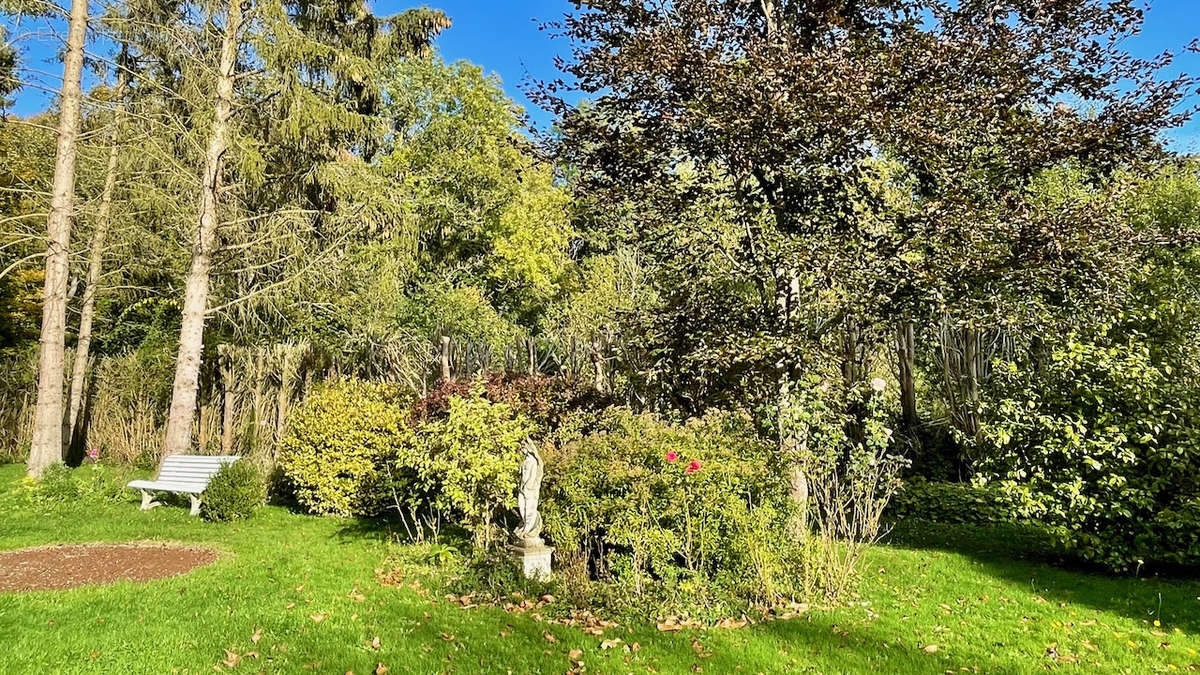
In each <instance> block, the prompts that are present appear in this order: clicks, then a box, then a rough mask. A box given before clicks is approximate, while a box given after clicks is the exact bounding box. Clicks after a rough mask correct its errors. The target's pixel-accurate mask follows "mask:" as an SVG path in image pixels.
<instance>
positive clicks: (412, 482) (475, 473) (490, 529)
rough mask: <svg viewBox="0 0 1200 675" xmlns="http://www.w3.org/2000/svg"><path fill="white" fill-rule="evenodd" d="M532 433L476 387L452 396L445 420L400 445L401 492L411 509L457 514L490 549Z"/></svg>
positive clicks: (511, 498) (508, 505) (398, 483)
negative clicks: (524, 449) (436, 510)
mask: <svg viewBox="0 0 1200 675" xmlns="http://www.w3.org/2000/svg"><path fill="white" fill-rule="evenodd" d="M533 431H534V425H533V424H532V423H531V422H530V421H529V420H528V418H526V417H525V416H523V415H520V414H518V413H516V412H514V411H513V409H512V407H511V406H509V405H508V404H505V403H493V402H491V401H488V400H487V399H486V398H484V390H483V385H482V384H481V383H477V384H476V385H475V387H474V388H473V389H472V390H471V392H470V395H468V396H466V397H460V396H450V398H449V408H448V411H447V414H446V416H445V418H443V419H436V420H433V421H430V422H428V423H426V424H424V425H422V426H421V427H419V428H418V429H417V432H416V434H415V435H414V437H413V440H412V442H411V443H402V444H398V445H397V446H396V447H397V451H398V457H397V461H396V469H397V472H396V474H395V475H396V476H397V477H398V478H397V480H396V484H395V486H396V489H397V494H402V495H404V497H403V499H404V500H405V501H407V502H408V505H409V506H411V507H417V508H420V507H421V506H432V507H433V508H436V509H438V510H440V511H443V512H446V513H450V514H453V515H454V516H456V517H457V518H458V520H459V522H460V523H461V524H462V526H463V527H464V528H466V529H467V530H468V531H469V532H470V533H471V536H472V538H473V540H474V543H475V544H476V546H478V547H483V548H486V547H488V546H490V545H491V544H492V543H493V542H494V541H496V532H495V529H496V528H495V526H494V523H495V520H496V517H497V515H498V514H501V513H504V512H506V511H508V510H510V509H512V508H513V507H514V506H515V505H516V488H517V477H518V473H519V466H520V463H521V442H522V441H523V440H525V439H526V438H528V437H529V436H530V434H532V433H533ZM398 506H399V505H398Z"/></svg>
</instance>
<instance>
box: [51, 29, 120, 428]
mask: <svg viewBox="0 0 1200 675" xmlns="http://www.w3.org/2000/svg"><path fill="white" fill-rule="evenodd" d="M127 53H128V50H127V48H126V47H124V46H122V47H121V54H122V58H120V59H119V60H118V64H123V63H124V62H125V58H124V55H125V54H127ZM118 68H119V70H118V72H117V90H116V100H117V109H116V112H115V114H114V116H113V128H112V135H111V138H110V145H109V148H108V166H107V167H106V168H105V174H104V189H103V191H102V192H101V193H100V206H99V208H98V209H97V212H96V231H95V232H94V233H93V234H92V248H91V260H90V261H89V264H88V275H87V281H86V283H85V284H84V288H83V307H81V308H80V311H79V340H78V342H77V343H76V347H75V363H74V368H73V370H72V372H71V386H70V397H69V399H70V401H71V406H70V413H69V415H68V417H67V428H66V434H67V436H66V438H65V439H64V441H63V445H64V447H67V448H70V447H71V445H72V444H74V443H75V441H76V440H77V434H79V433H80V431H81V429H80V428H79V426H80V419H79V413H80V411H81V410H82V409H83V395H84V392H85V391H87V371H88V366H89V365H90V358H91V347H92V321H93V320H94V319H95V315H96V291H97V289H98V288H99V286H100V277H101V275H102V274H103V273H104V247H105V245H106V244H107V241H108V232H109V230H110V229H111V227H112V223H111V217H110V214H111V213H112V201H113V194H114V193H115V192H116V189H117V160H118V159H120V152H121V149H120V142H121V124H122V122H123V121H124V117H125V88H126V87H127V86H128V83H129V74H128V72H127V71H126V70H125V68H124V67H123V66H122V65H118Z"/></svg>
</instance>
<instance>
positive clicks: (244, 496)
mask: <svg viewBox="0 0 1200 675" xmlns="http://www.w3.org/2000/svg"><path fill="white" fill-rule="evenodd" d="M266 501H267V484H266V481H265V480H264V479H263V475H262V473H261V472H260V471H259V470H258V467H256V466H254V465H253V464H251V463H250V462H248V461H245V460H242V461H238V462H234V463H232V464H226V465H225V466H222V467H221V469H220V470H219V471H217V473H216V474H215V475H214V476H213V477H212V480H211V481H209V483H208V488H207V489H205V490H204V500H203V502H202V503H201V505H200V515H201V516H202V517H203V518H204V519H205V520H211V521H232V520H240V519H242V518H249V517H250V516H252V515H253V514H254V509H256V508H258V507H259V506H261V505H262V504H263V503H264V502H266Z"/></svg>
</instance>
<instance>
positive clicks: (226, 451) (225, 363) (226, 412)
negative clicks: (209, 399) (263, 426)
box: [221, 354, 237, 456]
mask: <svg viewBox="0 0 1200 675" xmlns="http://www.w3.org/2000/svg"><path fill="white" fill-rule="evenodd" d="M221 362H222V363H221V366H222V368H221V389H222V392H221V399H222V401H221V454H222V455H226V456H228V455H232V454H233V422H234V409H233V406H234V396H236V391H237V389H236V387H237V385H236V383H235V382H234V379H233V378H234V375H233V357H232V356H230V355H229V354H225V355H224V356H223V357H222V359H221Z"/></svg>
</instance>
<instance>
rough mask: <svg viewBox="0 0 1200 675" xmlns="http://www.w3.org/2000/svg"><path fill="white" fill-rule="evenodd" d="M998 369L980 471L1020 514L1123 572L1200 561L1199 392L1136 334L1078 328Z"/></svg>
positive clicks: (1089, 556)
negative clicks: (1060, 342) (1038, 357)
mask: <svg viewBox="0 0 1200 675" xmlns="http://www.w3.org/2000/svg"><path fill="white" fill-rule="evenodd" d="M995 379H996V383H995V388H994V390H995V394H994V396H993V397H992V398H991V400H989V401H987V404H988V406H987V408H986V410H987V413H988V414H987V418H986V419H985V424H984V425H983V429H982V432H983V440H984V442H985V446H984V447H985V449H986V452H984V453H983V457H982V459H981V461H980V462H979V465H978V469H979V473H980V478H981V479H983V480H986V481H988V482H989V483H990V484H992V485H994V486H996V487H997V488H998V489H999V490H1000V491H1001V492H1002V493H1003V494H1004V495H1005V497H1006V498H1007V499H1008V500H1010V501H1011V503H1012V505H1013V508H1014V513H1015V515H1016V516H1018V517H1021V518H1025V519H1030V520H1034V521H1038V522H1040V523H1042V524H1043V525H1045V526H1047V527H1048V528H1049V530H1050V532H1051V533H1052V534H1053V535H1054V536H1055V537H1056V538H1057V539H1058V541H1059V543H1060V544H1061V545H1062V546H1063V547H1064V548H1066V549H1067V551H1069V552H1070V553H1072V554H1074V555H1077V556H1079V557H1081V558H1083V559H1086V560H1090V561H1094V562H1098V563H1101V564H1103V565H1106V566H1108V567H1110V568H1111V569H1114V570H1118V571H1120V570H1128V569H1132V568H1134V567H1136V566H1138V565H1140V564H1141V563H1143V562H1150V561H1159V562H1170V563H1180V564H1187V565H1191V564H1196V563H1200V529H1198V528H1197V525H1200V487H1198V486H1197V483H1196V481H1195V479H1194V477H1195V476H1196V475H1197V473H1200V445H1198V443H1197V438H1196V435H1195V433H1194V429H1195V428H1196V423H1197V407H1196V401H1195V394H1194V393H1193V392H1191V391H1189V390H1188V389H1187V388H1186V386H1188V385H1189V383H1186V382H1181V380H1180V378H1175V377H1171V376H1170V368H1169V367H1168V366H1163V365H1159V364H1158V363H1156V361H1155V359H1154V357H1153V355H1152V353H1151V352H1150V349H1149V348H1148V347H1147V345H1146V344H1144V343H1143V342H1142V341H1141V340H1140V339H1139V338H1138V337H1137V336H1136V335H1135V336H1132V337H1130V338H1129V339H1128V341H1118V340H1115V339H1112V338H1110V337H1109V336H1107V335H1104V334H1101V335H1099V336H1097V337H1093V338H1091V339H1087V340H1084V339H1080V338H1079V337H1078V336H1068V338H1067V340H1066V341H1065V344H1064V346H1063V347H1062V348H1060V349H1057V350H1055V351H1053V352H1052V353H1050V354H1049V355H1048V356H1047V358H1046V359H1044V361H1043V363H1042V364H1040V367H1038V368H1036V369H1035V368H1025V369H1022V368H1020V367H1019V366H1018V365H1017V364H1015V363H1001V364H998V367H997V368H996V374H995Z"/></svg>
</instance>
